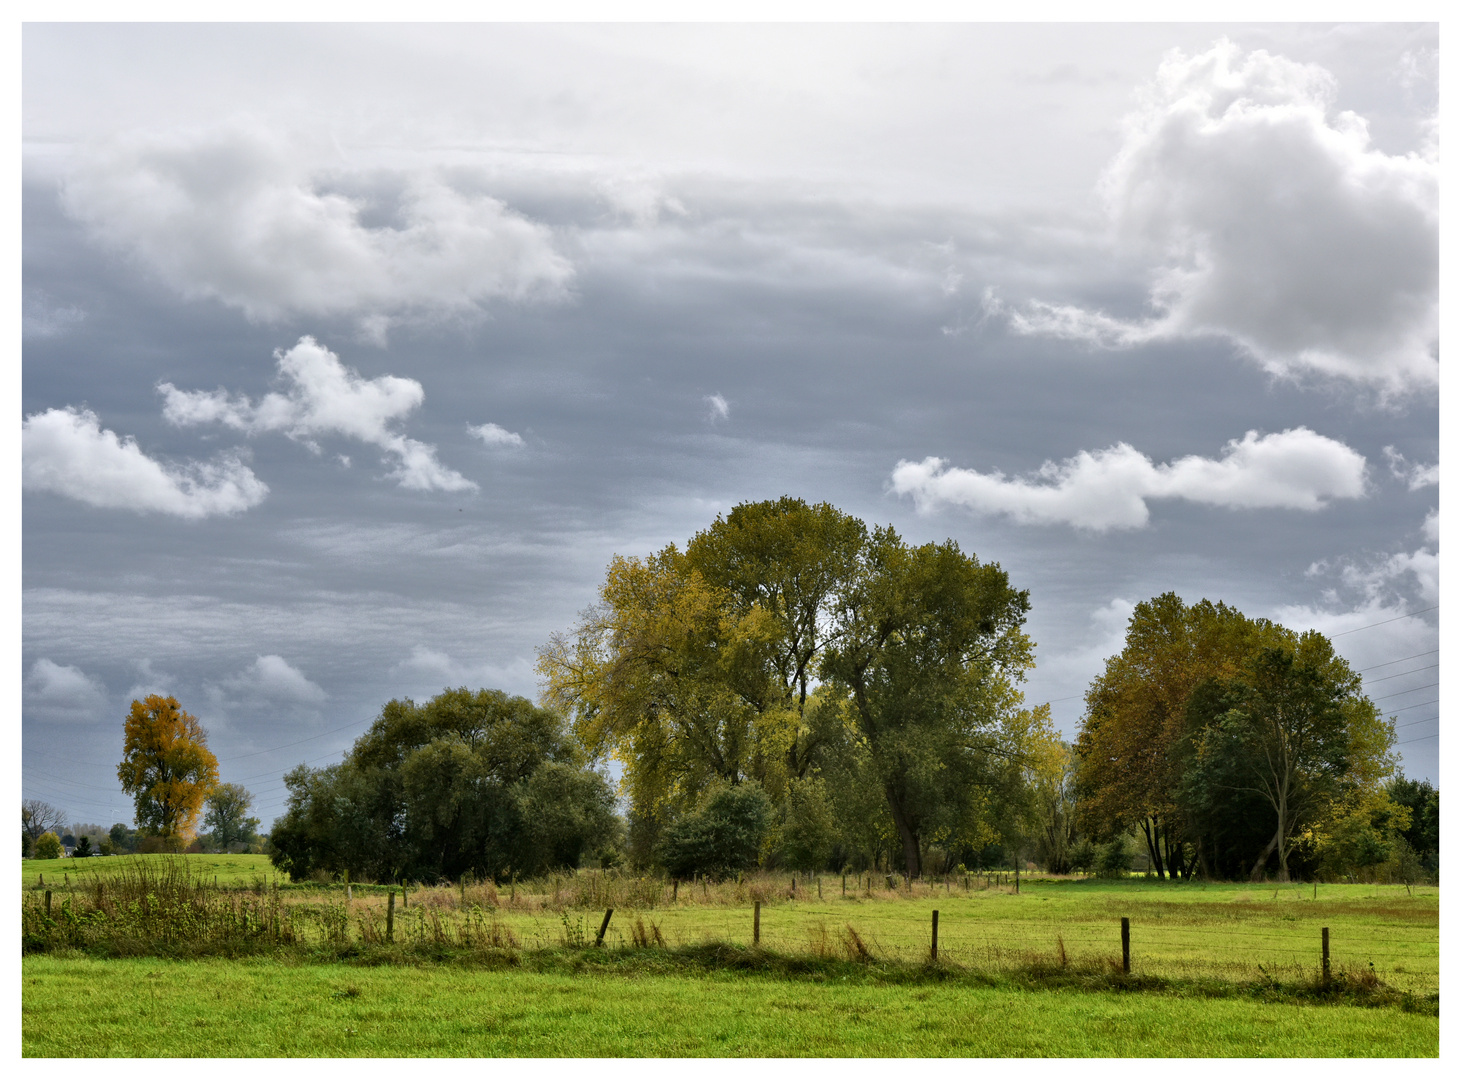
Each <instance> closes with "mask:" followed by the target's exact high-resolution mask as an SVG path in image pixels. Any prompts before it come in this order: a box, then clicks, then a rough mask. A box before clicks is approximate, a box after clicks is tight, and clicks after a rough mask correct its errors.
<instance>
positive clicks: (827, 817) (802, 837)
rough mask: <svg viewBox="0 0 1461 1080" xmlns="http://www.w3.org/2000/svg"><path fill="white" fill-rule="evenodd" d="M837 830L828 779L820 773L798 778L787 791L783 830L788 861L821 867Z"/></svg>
mask: <svg viewBox="0 0 1461 1080" xmlns="http://www.w3.org/2000/svg"><path fill="white" fill-rule="evenodd" d="M837 831H838V830H837V821H836V818H835V817H834V816H833V808H832V802H831V800H830V799H829V798H828V796H827V783H826V780H825V779H824V778H823V777H822V776H820V775H818V776H810V777H807V778H806V779H805V780H797V781H795V782H794V783H793V784H792V786H791V790H790V791H789V792H788V793H787V798H786V824H785V825H784V826H783V827H782V833H781V854H782V858H783V860H784V861H785V863H786V865H787V866H790V867H791V868H792V869H793V870H805V871H808V872H811V871H815V870H820V869H822V868H823V867H824V866H826V864H827V860H828V859H829V858H831V856H832V850H833V848H834V847H835V846H836V844H837Z"/></svg>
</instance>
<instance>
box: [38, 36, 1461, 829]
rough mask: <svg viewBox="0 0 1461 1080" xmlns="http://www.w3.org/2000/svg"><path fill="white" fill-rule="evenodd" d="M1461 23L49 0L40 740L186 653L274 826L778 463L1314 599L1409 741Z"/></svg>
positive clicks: (1291, 602)
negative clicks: (465, 13) (767, 17)
mask: <svg viewBox="0 0 1461 1080" xmlns="http://www.w3.org/2000/svg"><path fill="white" fill-rule="evenodd" d="M1438 40H1439V38H1438V32H1437V29H1436V28H1435V27H1434V26H1432V25H1420V26H1408V25H1366V26H1362V27H1345V26H1312V25H1310V26H1282V25H1263V26H1256V27H1255V26H1243V25H1181V26H1137V27H1133V26H1120V25H1102V26H1081V27H1076V26H1061V25H1030V26H952V27H951V26H932V25H923V26H875V27H836V26H815V27H795V26H787V27H764V26H736V27H717V26H692V27H661V26H633V25H626V26H615V27H588V26H573V25H564V26H531V25H513V26H472V27H443V26H433V27H426V26H423V27H347V26H329V25H320V26H269V25H251V26H207V25H201V26H198V25H195V26H186V27H184V26H167V25H132V26H99V25H66V26H45V25H31V26H29V27H27V28H26V29H25V31H24V33H23V121H22V123H23V147H24V150H23V185H24V186H23V248H24V269H23V275H24V276H23V289H24V298H23V304H24V365H23V387H22V411H23V419H22V424H23V433H22V448H23V451H22V452H23V477H24V479H23V484H24V494H23V500H24V517H23V536H24V545H25V546H24V573H23V602H24V609H23V658H22V660H23V678H24V720H23V751H24V755H23V784H24V794H25V795H26V796H27V797H33V798H43V799H46V800H47V801H49V802H52V803H54V804H56V805H58V806H60V807H62V808H63V809H64V810H65V811H66V812H67V813H68V815H69V817H70V819H71V820H79V821H95V822H99V823H102V824H109V823H111V822H113V821H118V820H122V821H130V820H131V807H130V803H129V801H128V800H127V799H126V797H125V796H123V795H122V793H121V791H120V788H119V786H118V784H117V781H116V777H115V766H116V761H117V760H118V758H119V756H120V751H121V739H122V718H123V716H124V714H125V712H126V708H127V705H128V702H129V701H130V700H131V699H132V698H133V697H137V696H140V695H143V694H146V693H152V692H157V693H170V694H173V695H175V696H176V697H177V698H178V699H179V701H180V702H181V703H182V704H183V705H184V707H185V708H187V709H188V710H189V711H190V712H193V713H195V714H196V715H197V716H198V717H199V718H200V720H201V721H202V722H203V724H204V726H205V727H206V728H207V730H208V732H209V735H210V739H211V745H212V748H213V750H214V752H215V753H216V754H217V755H218V758H219V761H220V768H221V775H222V778H223V779H224V780H231V781H240V782H242V783H244V784H245V786H247V787H248V788H250V790H252V791H253V792H254V793H255V795H256V797H257V800H258V810H259V811H260V816H261V817H263V819H264V821H265V823H266V824H267V823H268V822H269V821H270V820H271V819H272V817H273V816H274V815H275V814H277V813H279V812H280V811H281V810H282V808H283V804H284V788H283V784H282V782H281V780H280V777H281V775H282V773H283V772H284V771H286V770H287V769H289V768H291V767H292V766H294V765H296V764H298V763H299V762H301V761H308V762H311V763H314V764H325V763H328V762H331V761H336V760H338V759H339V756H340V754H341V752H342V751H343V750H344V749H345V748H347V747H348V746H349V744H350V743H351V741H353V739H354V738H355V737H356V736H357V735H358V734H360V732H361V731H362V730H363V729H364V728H365V726H366V725H367V724H368V723H369V722H370V721H371V720H372V719H373V718H374V716H375V715H376V713H377V712H378V711H379V709H380V706H381V705H382V704H383V703H384V702H385V701H387V700H388V699H390V698H392V697H398V696H407V695H409V696H413V697H416V698H418V699H421V698H424V697H428V696H430V695H432V694H434V693H436V692H439V691H440V690H441V689H442V688H443V687H446V686H449V685H451V686H455V685H461V684H466V685H469V686H474V687H475V686H490V687H500V688H502V689H504V690H507V691H509V692H511V693H516V694H523V695H526V696H528V697H536V695H537V683H536V678H535V675H534V673H533V662H534V658H535V650H536V649H537V647H538V646H540V645H541V644H543V643H544V642H545V641H546V640H547V638H548V636H549V634H551V633H552V632H554V631H557V630H564V629H567V628H568V627H569V626H570V625H571V624H572V623H573V621H574V619H575V616H576V613H577V612H578V611H580V610H581V609H582V608H584V607H586V606H587V605H589V604H590V603H592V602H593V601H594V600H595V590H596V588H597V586H598V584H599V582H600V581H601V580H602V576H603V572H604V568H605V566H606V564H607V563H608V561H609V559H610V557H611V556H612V555H614V554H616V553H618V554H623V555H647V554H649V553H651V552H653V551H655V550H658V549H659V548H661V547H663V546H664V545H665V544H668V543H670V542H671V541H674V542H678V543H681V544H683V543H684V541H685V540H686V539H687V538H688V537H689V536H690V535H691V534H692V533H694V532H695V531H697V530H699V529H701V528H704V527H706V526H707V525H709V524H710V523H711V522H712V521H713V520H714V518H715V516H716V515H717V514H718V513H724V512H725V511H728V510H729V509H730V508H731V507H733V506H734V505H735V504H737V503H739V502H742V501H746V500H758V499H768V498H776V497H778V496H781V495H784V494H789V495H795V496H799V497H801V498H804V499H806V500H808V501H811V502H820V501H824V500H825V501H830V502H832V503H834V504H835V505H837V506H839V507H840V508H842V509H843V510H845V511H847V512H849V513H851V514H854V515H857V516H858V517H861V518H863V519H864V520H865V521H867V522H868V523H869V524H874V523H879V524H881V523H889V522H891V523H892V524H894V525H895V526H896V527H897V528H898V529H899V530H900V531H901V532H902V533H903V534H904V535H905V536H906V537H907V538H909V539H910V540H913V541H916V542H923V541H927V540H943V539H944V538H946V537H953V538H954V539H956V540H957V541H958V542H959V544H960V545H961V547H963V549H964V550H965V551H969V552H973V553H975V554H977V555H978V556H979V558H980V559H981V560H985V561H994V562H998V563H1000V564H1001V565H1002V566H1003V567H1004V568H1005V569H1007V570H1008V571H1009V573H1010V575H1011V578H1012V581H1013V582H1014V584H1015V585H1017V586H1018V587H1021V588H1028V589H1029V590H1030V594H1031V600H1032V604H1033V611H1032V613H1031V617H1030V620H1029V624H1028V628H1029V630H1030V632H1031V635H1032V637H1033V638H1034V639H1035V641H1036V642H1037V643H1038V667H1037V668H1036V669H1035V671H1033V672H1032V673H1031V675H1030V679H1029V682H1028V687H1027V700H1029V701H1030V702H1031V703H1036V702H1042V701H1051V702H1052V703H1053V709H1054V714H1055V716H1056V718H1057V721H1058V723H1059V725H1060V727H1061V729H1062V730H1063V731H1064V732H1065V733H1066V734H1067V735H1069V736H1073V735H1074V733H1075V732H1076V730H1077V726H1078V723H1079V720H1080V715H1081V704H1082V703H1081V700H1080V695H1082V693H1083V692H1084V690H1085V688H1086V686H1087V685H1088V683H1089V681H1090V679H1091V678H1092V677H1093V676H1094V675H1095V674H1097V673H1098V672H1099V670H1100V669H1101V666H1102V662H1103V660H1104V658H1105V657H1106V656H1108V655H1110V654H1112V653H1113V652H1115V651H1118V650H1119V648H1120V644H1121V639H1122V635H1123V633H1124V630H1125V622H1126V619H1127V617H1128V616H1129V614H1130V612H1131V609H1132V606H1133V605H1134V604H1136V603H1138V602H1140V601H1142V600H1145V599H1148V598H1150V597H1152V596H1155V595H1157V594H1159V593H1162V592H1165V591H1168V590H1171V591H1175V592H1177V593H1179V594H1180V595H1181V596H1182V597H1184V598H1185V599H1186V600H1188V601H1196V600H1200V599H1202V598H1204V597H1206V598H1209V599H1211V600H1214V601H1216V600H1223V601H1226V602H1228V603H1229V604H1232V605H1235V606H1236V607H1238V608H1239V609H1241V610H1242V611H1243V612H1245V613H1246V614H1248V615H1250V616H1265V617H1268V618H1272V619H1277V620H1279V621H1282V622H1283V623H1285V624H1286V625H1288V626H1291V627H1293V628H1294V629H1296V630H1302V629H1307V628H1309V627H1316V628H1318V629H1320V630H1323V631H1325V632H1327V633H1332V634H1337V635H1341V636H1337V637H1335V639H1334V641H1335V645H1336V646H1337V647H1338V648H1339V650H1340V651H1341V652H1342V653H1343V654H1344V655H1345V656H1346V657H1348V658H1349V659H1350V661H1351V662H1352V663H1353V665H1354V666H1355V667H1357V668H1361V669H1364V670H1365V676H1366V680H1367V682H1368V684H1369V692H1370V694H1371V696H1372V697H1373V698H1374V699H1375V700H1376V701H1377V702H1378V703H1379V704H1380V705H1381V707H1382V708H1384V709H1386V710H1393V711H1394V714H1395V716H1396V717H1397V719H1398V722H1399V723H1400V725H1402V726H1401V727H1400V740H1401V746H1400V751H1401V753H1402V755H1403V758H1404V764H1405V769H1406V772H1407V773H1408V774H1409V775H1412V776H1418V777H1429V778H1432V779H1436V778H1438V776H1439V772H1438V764H1437V743H1438V739H1437V731H1438V721H1437V719H1436V718H1437V716H1438V708H1437V705H1436V704H1435V702H1436V699H1437V698H1438V693H1437V688H1436V684H1437V683H1438V681H1439V680H1438V676H1437V671H1438V668H1437V666H1436V665H1437V664H1438V654H1437V652H1436V650H1437V648H1438V640H1437V631H1436V624H1437V614H1438V612H1437V610H1436V608H1437V605H1438V604H1439V593H1438V559H1437V551H1438V525H1437V521H1438V518H1437V515H1436V509H1437V506H1438V501H1439V486H1438V484H1439V466H1438V454H1439V448H1438V434H1439V432H1438V427H1439V421H1438V411H1437V384H1438V371H1439V367H1438V360H1437V356H1438V347H1437V339H1438V330H1437V320H1438V287H1437V275H1438V213H1439V192H1438V166H1437V156H1438V153H1437V145H1438V127H1437V108H1438V106H1437V82H1438V51H1437V50H1438Z"/></svg>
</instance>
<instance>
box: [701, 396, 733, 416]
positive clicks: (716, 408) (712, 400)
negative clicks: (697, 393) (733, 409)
mask: <svg viewBox="0 0 1461 1080" xmlns="http://www.w3.org/2000/svg"><path fill="white" fill-rule="evenodd" d="M705 404H707V405H709V406H710V419H711V420H725V419H727V418H728V417H729V416H730V402H728V401H726V399H725V398H723V397H721V396H720V395H719V394H707V395H706V396H705Z"/></svg>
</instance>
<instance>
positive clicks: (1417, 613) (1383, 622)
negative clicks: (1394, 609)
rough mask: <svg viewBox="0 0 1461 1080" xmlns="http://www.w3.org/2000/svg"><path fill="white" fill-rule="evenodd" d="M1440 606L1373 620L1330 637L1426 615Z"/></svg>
mask: <svg viewBox="0 0 1461 1080" xmlns="http://www.w3.org/2000/svg"><path fill="white" fill-rule="evenodd" d="M1440 606H1441V605H1440V604H1433V605H1432V606H1430V607H1423V608H1421V609H1420V610H1419V611H1409V612H1406V613H1405V614H1404V615H1397V616H1395V618H1393V619H1381V620H1380V621H1379V622H1372V623H1370V624H1369V626H1356V627H1355V628H1354V629H1353V630H1341V631H1340V632H1339V633H1337V634H1330V635H1329V637H1331V638H1337V637H1344V635H1345V634H1358V633H1359V632H1360V631H1361V630H1369V629H1371V628H1372V627H1376V626H1384V625H1385V624H1386V623H1393V622H1399V621H1400V620H1401V619H1409V618H1411V617H1412V616H1415V615H1424V614H1425V613H1426V612H1427V611H1435V610H1437V609H1438V608H1439V607H1440Z"/></svg>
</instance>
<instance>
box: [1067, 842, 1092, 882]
mask: <svg viewBox="0 0 1461 1080" xmlns="http://www.w3.org/2000/svg"><path fill="white" fill-rule="evenodd" d="M1095 865H1096V845H1095V844H1093V843H1091V842H1090V841H1089V840H1086V839H1084V838H1083V839H1081V840H1080V841H1078V842H1077V843H1076V845H1075V846H1074V847H1072V848H1071V849H1070V868H1071V869H1072V870H1074V871H1076V872H1078V873H1081V874H1089V873H1090V872H1091V870H1092V869H1093V868H1094V867H1095Z"/></svg>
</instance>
